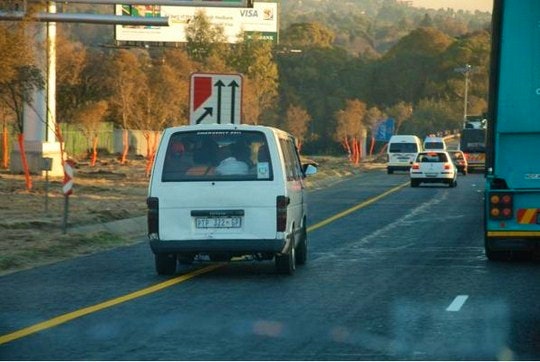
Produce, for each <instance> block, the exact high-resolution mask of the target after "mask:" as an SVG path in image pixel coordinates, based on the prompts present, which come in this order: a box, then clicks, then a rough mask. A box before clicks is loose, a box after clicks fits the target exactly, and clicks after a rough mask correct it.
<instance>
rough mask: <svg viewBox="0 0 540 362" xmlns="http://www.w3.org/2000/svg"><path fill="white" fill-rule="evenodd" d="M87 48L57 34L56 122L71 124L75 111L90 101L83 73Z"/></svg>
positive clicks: (63, 35)
mask: <svg viewBox="0 0 540 362" xmlns="http://www.w3.org/2000/svg"><path fill="white" fill-rule="evenodd" d="M89 65H90V66H94V64H92V63H90V64H88V62H87V48H86V47H85V46H84V45H83V44H81V43H77V42H73V41H71V40H69V39H68V37H67V36H66V34H64V33H63V32H58V35H57V37H56V82H57V84H58V86H57V87H56V104H57V112H56V113H57V116H56V118H57V121H61V122H64V123H71V122H73V121H74V115H75V113H76V112H77V109H78V108H79V107H81V106H83V105H84V103H85V102H88V101H90V99H88V98H89V97H88V95H87V93H88V92H87V89H88V87H89V86H90V84H89V82H88V79H85V77H84V76H83V72H84V70H85V68H86V67H87V66H89Z"/></svg>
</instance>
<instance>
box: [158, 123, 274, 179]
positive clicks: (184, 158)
mask: <svg viewBox="0 0 540 362" xmlns="http://www.w3.org/2000/svg"><path fill="white" fill-rule="evenodd" d="M272 179H273V173H272V161H271V157H270V153H269V148H268V144H267V140H266V136H265V135H264V133H262V132H257V131H238V130H215V131H192V132H177V133H174V134H173V135H171V137H170V139H169V142H168V144H167V151H166V154H165V161H164V164H163V172H162V175H161V180H162V181H163V182H182V181H264V180H266V181H268V180H272Z"/></svg>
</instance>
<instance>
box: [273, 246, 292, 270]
mask: <svg viewBox="0 0 540 362" xmlns="http://www.w3.org/2000/svg"><path fill="white" fill-rule="evenodd" d="M275 263H276V270H277V272H278V273H279V274H288V275H292V274H294V271H295V270H296V252H295V247H294V243H292V246H291V250H289V252H288V253H286V254H277V255H276V260H275Z"/></svg>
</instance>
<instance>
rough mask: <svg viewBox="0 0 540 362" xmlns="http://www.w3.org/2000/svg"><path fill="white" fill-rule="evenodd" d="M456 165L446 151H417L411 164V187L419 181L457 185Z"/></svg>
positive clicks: (415, 185) (418, 183) (450, 185)
mask: <svg viewBox="0 0 540 362" xmlns="http://www.w3.org/2000/svg"><path fill="white" fill-rule="evenodd" d="M457 174H458V171H457V169H456V166H455V165H454V163H453V162H452V159H451V158H450V155H449V154H448V152H446V151H442V150H440V151H439V150H437V151H434V150H431V151H424V152H419V153H418V154H417V155H416V159H415V160H414V162H412V164H411V169H410V175H411V187H417V186H418V185H420V183H422V182H424V183H445V184H448V186H449V187H456V186H457Z"/></svg>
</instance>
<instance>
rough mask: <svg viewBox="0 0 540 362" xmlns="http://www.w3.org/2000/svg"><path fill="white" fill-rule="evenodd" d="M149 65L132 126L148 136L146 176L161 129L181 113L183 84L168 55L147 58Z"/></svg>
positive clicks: (171, 122)
mask: <svg viewBox="0 0 540 362" xmlns="http://www.w3.org/2000/svg"><path fill="white" fill-rule="evenodd" d="M146 68H147V69H148V71H147V72H146V74H145V77H144V79H142V81H141V84H140V86H141V90H142V92H141V94H140V97H139V101H138V106H137V108H136V112H135V114H134V117H133V122H132V125H133V126H134V127H136V128H138V129H140V130H142V131H143V134H144V138H145V139H146V150H147V151H146V160H147V162H146V175H147V176H149V175H150V170H151V168H152V164H153V161H154V155H155V152H156V147H157V137H158V135H157V134H158V131H160V130H161V129H162V128H164V127H166V126H170V125H172V124H173V123H174V121H175V119H176V118H177V116H178V114H179V113H180V112H181V104H180V102H181V99H180V98H179V97H178V93H179V90H180V88H181V86H182V83H181V81H180V79H179V77H178V75H177V73H176V72H175V71H174V70H173V69H172V67H171V66H170V65H169V64H167V63H166V62H165V58H161V57H158V58H157V59H154V60H148V59H147V63H146ZM152 135H153V140H152Z"/></svg>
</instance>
